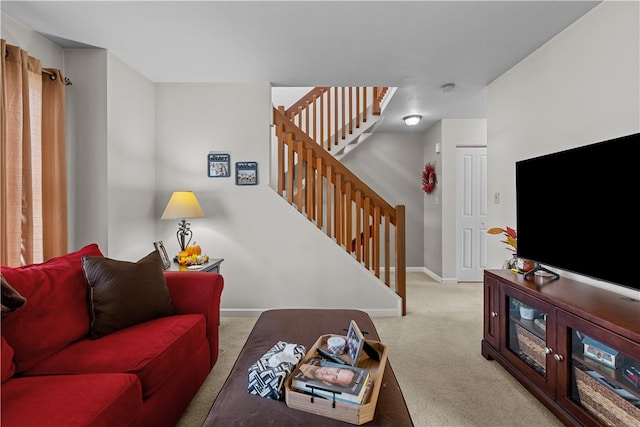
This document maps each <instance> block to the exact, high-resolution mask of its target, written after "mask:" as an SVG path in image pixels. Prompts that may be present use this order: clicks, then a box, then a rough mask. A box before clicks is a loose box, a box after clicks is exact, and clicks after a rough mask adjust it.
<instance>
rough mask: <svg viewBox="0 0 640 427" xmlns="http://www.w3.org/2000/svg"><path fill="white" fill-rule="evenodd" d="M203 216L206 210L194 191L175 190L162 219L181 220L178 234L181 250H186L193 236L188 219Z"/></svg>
mask: <svg viewBox="0 0 640 427" xmlns="http://www.w3.org/2000/svg"><path fill="white" fill-rule="evenodd" d="M203 217H204V212H203V211H202V208H201V207H200V203H198V199H196V195H195V194H194V193H193V191H174V193H173V194H172V195H171V198H170V199H169V203H167V207H166V208H165V209H164V213H163V214H162V216H161V217H160V219H177V220H179V222H178V231H177V232H176V236H177V238H178V246H179V247H180V251H185V250H186V249H187V246H189V243H190V242H191V238H192V237H193V233H192V232H191V229H190V225H191V224H190V223H189V222H187V219H189V218H203Z"/></svg>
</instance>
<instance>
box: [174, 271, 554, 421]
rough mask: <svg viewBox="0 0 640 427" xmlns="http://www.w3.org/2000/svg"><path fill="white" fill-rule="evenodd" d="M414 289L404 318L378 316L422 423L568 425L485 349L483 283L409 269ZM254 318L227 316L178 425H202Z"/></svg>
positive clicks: (397, 370) (409, 285)
mask: <svg viewBox="0 0 640 427" xmlns="http://www.w3.org/2000/svg"><path fill="white" fill-rule="evenodd" d="M407 295H408V297H407V315H406V316H405V317H402V318H374V319H373V320H374V323H375V325H376V329H377V330H378V334H379V335H380V337H381V340H382V342H384V343H385V344H386V345H387V347H388V351H389V361H390V363H391V366H392V368H393V370H394V372H395V374H396V376H397V377H398V381H399V383H400V387H401V388H402V391H403V394H404V396H405V399H406V401H407V406H408V407H409V411H410V412H411V417H412V419H413V422H414V424H415V425H416V426H492V427H497V426H508V427H518V426H522V427H529V426H533V425H535V426H537V427H544V426H562V423H560V422H559V421H558V420H557V419H556V418H555V417H554V416H553V414H551V412H549V411H548V410H547V409H546V408H545V407H544V406H543V405H542V404H541V403H539V402H538V401H537V400H536V399H535V398H534V397H533V396H532V395H531V394H530V393H529V392H528V391H526V390H525V389H524V387H522V386H521V385H520V383H518V382H517V381H516V380H515V379H514V378H513V377H511V376H510V375H509V374H508V373H507V372H506V371H505V370H504V369H503V368H502V367H500V365H498V363H497V362H495V361H487V360H486V359H484V358H483V357H482V355H481V354H480V341H481V339H482V303H483V301H482V298H483V296H482V295H483V293H482V284H481V283H459V284H455V285H442V284H439V283H436V282H434V281H433V280H432V279H431V278H430V277H429V276H427V275H426V274H423V273H408V274H407ZM255 321H256V318H244V317H222V319H221V326H220V348H221V349H222V350H221V354H220V357H219V359H218V362H217V363H216V366H215V367H214V368H213V370H212V371H211V374H209V377H208V378H207V380H206V381H205V383H204V384H203V386H202V388H201V389H200V391H199V392H198V394H197V395H196V396H195V397H194V399H193V401H192V402H191V404H190V405H189V407H188V408H187V410H186V411H185V413H184V415H183V416H182V418H181V419H180V421H179V422H178V424H177V426H178V427H195V426H201V425H202V422H203V421H204V419H205V418H206V416H207V413H208V412H209V408H210V407H211V404H212V403H213V400H214V399H215V396H216V395H217V393H218V391H219V390H220V387H222V384H223V383H224V381H225V379H226V377H227V375H228V373H229V371H230V370H231V367H232V366H233V362H234V361H235V358H236V357H237V355H238V353H239V352H240V350H241V349H242V346H243V345H244V342H245V340H246V338H247V336H248V335H249V332H250V331H251V328H252V327H253V324H254V323H255ZM283 404H284V403H283ZM225 427H226V426H225Z"/></svg>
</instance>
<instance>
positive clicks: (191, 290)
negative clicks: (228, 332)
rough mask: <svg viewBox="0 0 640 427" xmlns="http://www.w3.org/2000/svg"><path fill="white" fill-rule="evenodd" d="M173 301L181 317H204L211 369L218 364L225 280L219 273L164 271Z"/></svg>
mask: <svg viewBox="0 0 640 427" xmlns="http://www.w3.org/2000/svg"><path fill="white" fill-rule="evenodd" d="M164 276H165V279H166V281H167V287H168V288H169V294H170V295H171V301H172V302H173V305H174V307H175V308H176V311H177V312H178V314H203V315H204V317H205V319H206V323H207V338H208V339H209V348H210V350H211V366H210V367H211V368H213V365H215V363H216V361H217V360H218V335H219V334H218V328H219V326H220V298H221V296H222V289H223V288H224V279H223V277H222V276H221V275H220V274H217V273H203V272H196V271H165V272H164Z"/></svg>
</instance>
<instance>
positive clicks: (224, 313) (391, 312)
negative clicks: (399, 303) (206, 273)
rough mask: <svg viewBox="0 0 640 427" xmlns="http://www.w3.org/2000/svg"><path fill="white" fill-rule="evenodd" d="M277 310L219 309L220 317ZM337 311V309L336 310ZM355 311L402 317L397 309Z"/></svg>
mask: <svg viewBox="0 0 640 427" xmlns="http://www.w3.org/2000/svg"><path fill="white" fill-rule="evenodd" d="M280 308H289V307H280ZM314 308H322V307H314ZM273 309H277V308H262V309H260V308H221V309H220V317H259V316H260V315H261V314H262V312H264V311H267V310H273ZM336 310H338V308H336ZM356 310H361V311H364V312H365V313H367V314H368V315H369V316H370V317H402V308H401V307H398V309H391V308H375V309H368V310H367V309H361V308H358V309H356Z"/></svg>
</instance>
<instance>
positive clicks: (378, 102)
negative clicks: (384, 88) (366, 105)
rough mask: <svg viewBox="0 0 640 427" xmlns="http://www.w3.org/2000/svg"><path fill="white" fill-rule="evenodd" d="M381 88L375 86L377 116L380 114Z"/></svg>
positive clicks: (374, 111) (374, 97)
mask: <svg viewBox="0 0 640 427" xmlns="http://www.w3.org/2000/svg"><path fill="white" fill-rule="evenodd" d="M380 112H381V111H380V88H379V87H377V86H376V87H374V88H373V114H374V115H376V116H379V115H380Z"/></svg>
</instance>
